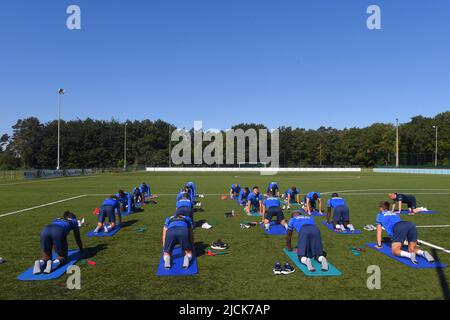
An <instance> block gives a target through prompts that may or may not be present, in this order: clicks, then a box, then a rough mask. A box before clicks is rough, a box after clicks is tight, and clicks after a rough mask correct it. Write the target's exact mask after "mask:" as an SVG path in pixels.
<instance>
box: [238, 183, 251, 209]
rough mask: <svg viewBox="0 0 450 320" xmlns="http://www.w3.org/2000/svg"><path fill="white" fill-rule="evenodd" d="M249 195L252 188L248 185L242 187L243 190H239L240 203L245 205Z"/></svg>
mask: <svg viewBox="0 0 450 320" xmlns="http://www.w3.org/2000/svg"><path fill="white" fill-rule="evenodd" d="M249 195H250V189H249V188H248V187H244V188H242V189H241V191H240V192H239V198H238V202H239V205H241V206H245V205H246V204H247V201H248V196H249Z"/></svg>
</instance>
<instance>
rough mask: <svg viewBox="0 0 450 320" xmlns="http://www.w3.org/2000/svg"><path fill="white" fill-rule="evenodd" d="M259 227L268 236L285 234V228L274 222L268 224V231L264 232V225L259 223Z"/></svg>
mask: <svg viewBox="0 0 450 320" xmlns="http://www.w3.org/2000/svg"><path fill="white" fill-rule="evenodd" d="M260 226H261V228H263V230H264V232H265V233H266V234H268V235H285V234H286V228H285V227H283V226H282V225H281V224H279V223H277V222H275V221H271V222H270V228H269V231H267V230H266V227H265V226H264V223H261V224H260Z"/></svg>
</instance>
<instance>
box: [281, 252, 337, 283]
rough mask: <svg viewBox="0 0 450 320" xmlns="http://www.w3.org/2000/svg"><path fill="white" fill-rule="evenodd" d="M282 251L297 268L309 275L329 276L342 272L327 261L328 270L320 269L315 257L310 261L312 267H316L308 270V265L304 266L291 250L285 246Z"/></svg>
mask: <svg viewBox="0 0 450 320" xmlns="http://www.w3.org/2000/svg"><path fill="white" fill-rule="evenodd" d="M283 252H284V253H285V254H286V255H287V256H288V257H289V259H291V260H292V262H293V263H294V264H295V265H296V266H297V268H299V269H300V270H301V271H302V272H303V273H304V274H305V275H307V276H309V277H327V276H328V277H329V276H340V275H342V272H341V271H339V270H338V269H337V268H336V267H335V266H334V265H332V264H331V263H330V261H328V271H322V270H321V265H320V263H319V262H318V261H316V259H311V263H312V265H313V267H314V268H315V269H316V271H314V272H311V271H309V270H308V267H307V266H305V265H304V264H303V263H301V262H300V260H298V255H297V253H296V252H295V251H294V250H292V251H291V252H289V251H288V250H287V249H286V248H284V249H283Z"/></svg>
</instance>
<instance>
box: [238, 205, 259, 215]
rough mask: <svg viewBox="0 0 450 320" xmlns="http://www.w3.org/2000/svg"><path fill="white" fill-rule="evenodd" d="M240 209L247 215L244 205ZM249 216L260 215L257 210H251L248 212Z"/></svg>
mask: <svg viewBox="0 0 450 320" xmlns="http://www.w3.org/2000/svg"><path fill="white" fill-rule="evenodd" d="M242 210H243V211H244V214H245V215H246V216H248V213H247V211H246V210H245V207H244V208H242ZM250 216H253V217H261V215H260V214H259V212H257V211H251V212H250Z"/></svg>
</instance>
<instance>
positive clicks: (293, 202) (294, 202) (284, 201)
mask: <svg viewBox="0 0 450 320" xmlns="http://www.w3.org/2000/svg"><path fill="white" fill-rule="evenodd" d="M281 203H282V204H284V205H287V200H283V201H281ZM290 205H291V206H299V205H300V204H299V203H298V202H297V201H291V204H290Z"/></svg>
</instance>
